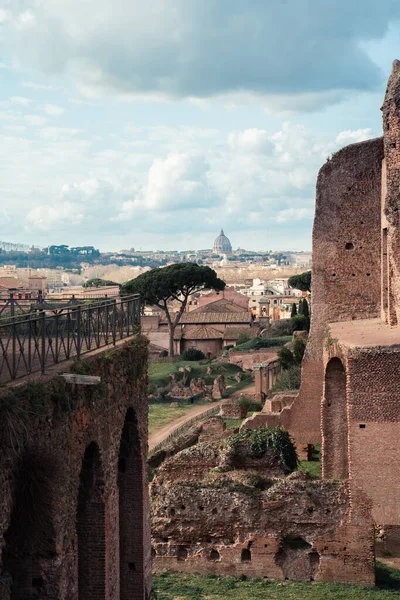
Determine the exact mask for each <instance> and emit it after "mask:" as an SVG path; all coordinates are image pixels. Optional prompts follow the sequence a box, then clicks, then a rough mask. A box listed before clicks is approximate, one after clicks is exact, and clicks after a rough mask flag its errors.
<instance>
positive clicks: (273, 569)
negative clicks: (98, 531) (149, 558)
mask: <svg viewBox="0 0 400 600" xmlns="http://www.w3.org/2000/svg"><path fill="white" fill-rule="evenodd" d="M228 439H229V438H228ZM151 493H152V528H153V529H152V546H153V565H154V568H155V570H156V572H160V571H162V570H164V569H168V570H171V571H179V572H185V573H214V574H217V575H230V576H238V575H246V576H248V577H260V578H271V579H303V580H315V581H339V582H344V583H355V584H366V585H369V584H372V583H373V582H374V552H373V545H374V536H373V524H372V520H371V516H370V510H369V508H370V507H369V503H368V501H367V500H366V499H365V496H364V495H363V494H362V493H358V494H357V495H356V496H353V497H351V498H350V490H349V484H348V482H347V481H344V482H339V481H317V480H314V481H313V480H311V479H310V478H309V476H308V475H306V474H305V473H302V472H294V473H292V474H291V475H289V476H286V475H285V473H284V472H283V471H282V468H281V466H280V465H279V463H277V461H276V459H274V457H273V456H271V453H269V454H267V456H266V457H265V458H264V459H261V460H260V459H256V458H252V457H251V456H249V455H248V454H246V453H245V454H239V455H236V456H235V458H234V459H232V457H230V456H229V455H227V454H226V451H224V442H223V441H219V442H216V441H214V442H208V443H200V444H198V445H197V446H195V447H193V448H191V449H186V450H183V451H181V452H179V453H178V454H177V455H176V456H173V457H170V458H168V459H167V460H166V461H165V463H164V464H163V465H162V466H161V467H160V469H159V471H158V473H157V476H156V479H155V480H154V482H153V484H152V492H151Z"/></svg>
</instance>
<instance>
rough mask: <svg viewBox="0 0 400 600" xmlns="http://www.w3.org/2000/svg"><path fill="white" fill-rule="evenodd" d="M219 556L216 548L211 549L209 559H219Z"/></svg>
mask: <svg viewBox="0 0 400 600" xmlns="http://www.w3.org/2000/svg"><path fill="white" fill-rule="evenodd" d="M219 559H220V556H219V552H218V550H215V549H214V550H211V552H210V560H219Z"/></svg>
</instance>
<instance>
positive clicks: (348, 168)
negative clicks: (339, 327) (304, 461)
mask: <svg viewBox="0 0 400 600" xmlns="http://www.w3.org/2000/svg"><path fill="white" fill-rule="evenodd" d="M382 159H383V140H382V138H377V139H375V140H370V141H367V142H362V143H359V144H352V145H351V146H347V147H346V148H344V149H343V150H340V151H339V152H338V153H337V154H335V155H334V156H333V157H332V158H331V159H330V160H329V161H328V162H326V163H325V165H324V166H323V167H322V169H321V170H320V172H319V175H318V181H317V196H316V208H315V219H314V229H313V268H312V300H313V301H312V314H311V331H310V336H309V341H308V344H307V349H306V353H305V356H304V360H303V366H302V385H301V389H300V393H299V396H298V398H297V400H295V402H294V403H293V406H292V408H291V410H289V411H288V410H286V411H283V412H282V418H281V422H282V424H283V425H284V426H285V427H286V428H288V429H290V432H291V434H292V435H293V437H294V439H295V440H296V442H297V446H298V450H299V452H300V454H301V455H302V456H304V449H305V448H306V446H307V444H316V443H320V442H321V433H320V420H321V398H322V393H323V380H324V365H323V359H322V354H323V348H324V344H325V343H326V341H327V340H326V330H327V325H328V323H330V322H334V321H346V320H353V319H365V318H372V317H378V316H379V315H380V303H381V295H380V294H381V292H380V285H381V253H380V248H381V225H380V217H381V201H380V197H381V163H382Z"/></svg>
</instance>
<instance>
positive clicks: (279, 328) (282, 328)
mask: <svg viewBox="0 0 400 600" xmlns="http://www.w3.org/2000/svg"><path fill="white" fill-rule="evenodd" d="M292 333H293V325H292V319H280V320H279V321H274V322H273V323H272V325H271V327H270V331H269V334H270V336H271V337H279V336H282V335H291V334H292Z"/></svg>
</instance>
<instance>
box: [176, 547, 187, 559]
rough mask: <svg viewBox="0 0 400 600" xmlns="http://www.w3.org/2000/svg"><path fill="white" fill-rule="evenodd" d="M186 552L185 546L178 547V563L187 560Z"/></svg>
mask: <svg viewBox="0 0 400 600" xmlns="http://www.w3.org/2000/svg"><path fill="white" fill-rule="evenodd" d="M187 555H188V551H187V549H186V547H185V546H179V547H178V553H177V558H178V560H179V561H184V560H186V559H187Z"/></svg>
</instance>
